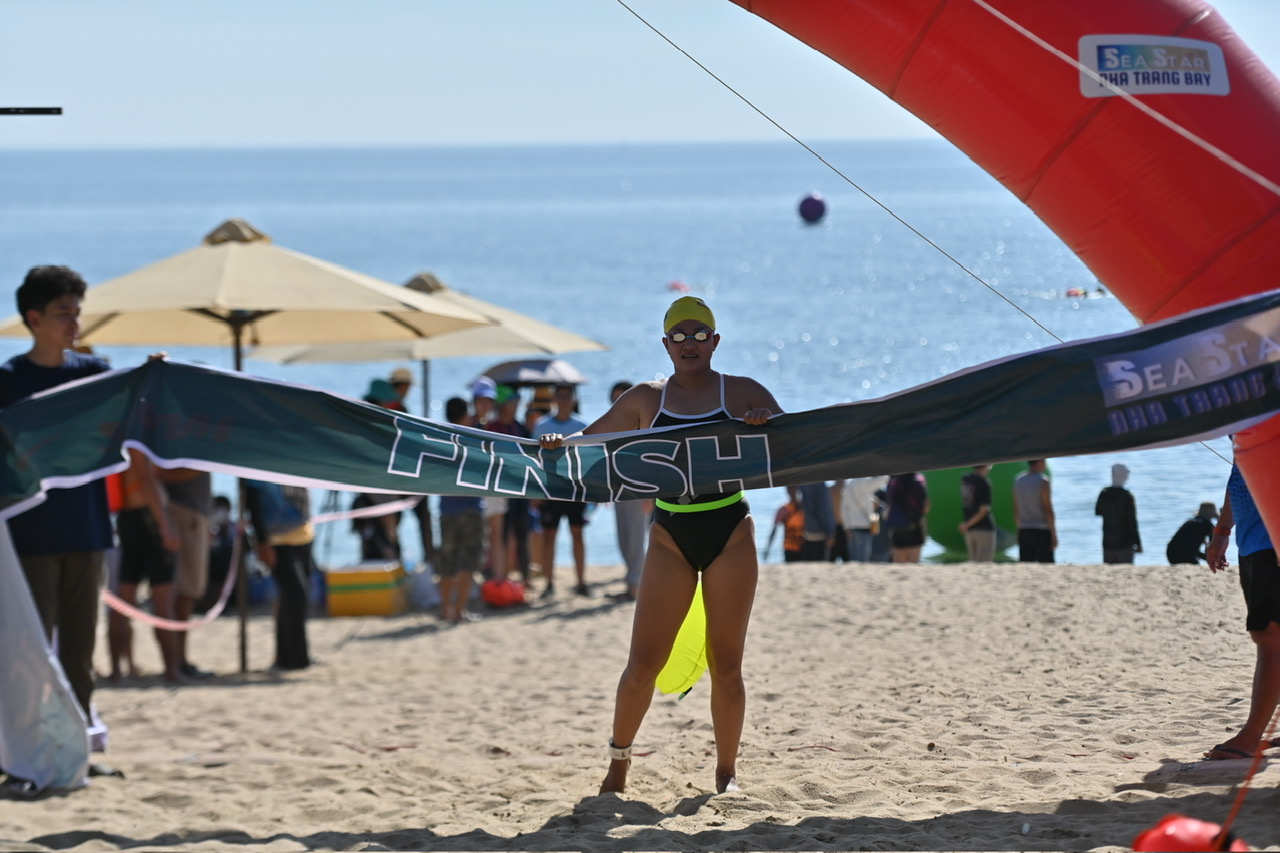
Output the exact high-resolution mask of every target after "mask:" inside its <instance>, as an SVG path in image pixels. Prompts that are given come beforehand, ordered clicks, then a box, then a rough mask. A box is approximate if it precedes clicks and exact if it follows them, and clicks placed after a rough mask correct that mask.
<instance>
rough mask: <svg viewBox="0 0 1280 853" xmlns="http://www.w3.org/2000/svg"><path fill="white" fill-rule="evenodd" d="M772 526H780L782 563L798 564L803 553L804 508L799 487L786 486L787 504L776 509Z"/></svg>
mask: <svg viewBox="0 0 1280 853" xmlns="http://www.w3.org/2000/svg"><path fill="white" fill-rule="evenodd" d="M773 525H774V527H775V528H777V527H778V526H779V525H781V526H782V561H783V562H784V563H798V562H800V559H801V557H802V555H803V553H804V507H803V505H802V504H801V502H800V487H799V486H787V502H786V503H784V504H783V505H782V506H780V507H778V512H777V514H776V515H775V516H774V517H773Z"/></svg>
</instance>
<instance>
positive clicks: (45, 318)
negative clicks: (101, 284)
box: [0, 266, 112, 719]
mask: <svg viewBox="0 0 1280 853" xmlns="http://www.w3.org/2000/svg"><path fill="white" fill-rule="evenodd" d="M85 289H86V285H85V282H84V279H83V278H81V277H80V275H79V274H78V273H76V272H75V271H74V270H72V269H70V268H68V267H62V266H40V267H34V268H32V269H31V271H30V272H28V273H27V276H26V278H25V279H24V280H23V282H22V285H21V286H20V287H19V288H18V293H17V302H18V313H19V314H21V315H22V322H23V324H24V325H26V327H27V329H29V330H30V332H31V339H32V345H31V349H30V350H28V351H27V352H26V353H23V354H22V355H17V356H14V357H13V358H11V359H9V360H8V361H7V362H5V363H4V364H3V365H0V409H3V408H8V407H9V406H12V405H13V404H14V403H16V402H18V401H19V400H21V399H23V398H24V397H29V396H30V395H32V394H34V393H36V392H38V391H44V390H47V389H49V388H54V387H57V386H58V385H62V384H64V383H66V382H71V381H73V380H76V379H82V378H84V377H86V376H93V375H94V374H98V373H104V372H106V371H107V370H109V369H110V368H109V367H108V366H107V363H106V362H105V361H103V360H102V359H100V358H96V357H94V356H91V355H86V354H82V353H77V352H74V351H73V348H74V347H75V344H76V339H77V338H78V337H79V336H80V303H81V302H82V301H83V300H84V294H85ZM9 531H10V533H11V534H12V536H13V545H14V550H15V551H17V554H18V559H19V562H21V564H22V573H23V574H24V575H25V576H26V579H27V585H28V586H29V587H30V589H31V597H32V599H33V600H34V602H35V606H36V610H37V612H39V614H40V622H41V625H42V626H43V627H44V633H45V639H46V640H48V641H49V642H52V641H53V634H54V631H55V629H56V630H57V633H58V659H59V661H60V662H61V663H62V670H63V672H64V673H66V676H67V680H68V681H69V682H70V684H71V689H72V691H73V692H74V693H75V695H76V700H77V701H78V702H79V703H80V707H81V708H82V709H83V710H84V714H85V719H92V718H93V715H92V711H91V710H90V701H91V699H92V696H93V647H94V642H95V640H96V638H97V633H98V590H99V588H100V587H101V586H102V575H103V552H104V551H105V550H106V549H108V548H110V547H111V546H112V533H111V517H110V514H109V512H108V509H107V490H106V486H105V485H104V482H103V481H101V480H99V481H97V482H94V483H88V484H86V485H84V486H78V487H76V488H72V489H50V490H49V491H48V494H47V496H46V498H45V501H44V502H43V503H41V504H39V505H38V506H35V507H32V508H31V509H29V510H27V511H26V512H24V513H22V514H21V515H18V516H15V517H14V518H11V519H9Z"/></svg>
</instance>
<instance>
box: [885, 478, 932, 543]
mask: <svg viewBox="0 0 1280 853" xmlns="http://www.w3.org/2000/svg"><path fill="white" fill-rule="evenodd" d="M886 503H887V504H888V507H889V510H888V518H887V519H885V523H886V524H887V525H888V526H889V539H890V541H891V542H892V543H893V561H894V562H895V563H918V562H920V550H921V548H923V547H924V540H925V536H926V535H927V531H926V529H925V528H926V527H927V523H926V521H925V516H926V515H928V513H929V488H928V486H927V485H925V482H924V475H923V474H921V473H919V472H917V471H909V472H907V473H906V474H895V475H893V476H892V477H890V478H889V486H888V494H887V496H886Z"/></svg>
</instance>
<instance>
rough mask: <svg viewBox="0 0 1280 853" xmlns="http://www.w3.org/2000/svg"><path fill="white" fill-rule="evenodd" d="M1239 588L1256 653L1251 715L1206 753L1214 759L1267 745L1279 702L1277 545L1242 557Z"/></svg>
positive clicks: (1279, 573)
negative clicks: (1264, 742)
mask: <svg viewBox="0 0 1280 853" xmlns="http://www.w3.org/2000/svg"><path fill="white" fill-rule="evenodd" d="M1240 588H1241V591H1242V592H1243V593H1244V598H1245V606H1246V617H1245V627H1246V628H1247V629H1248V631H1249V638H1250V639H1251V640H1253V643H1254V647H1255V649H1256V656H1257V658H1256V661H1255V663H1254V669H1253V690H1252V693H1251V695H1250V699H1249V716H1248V718H1247V719H1246V720H1245V724H1244V726H1243V728H1241V729H1240V732H1239V733H1238V734H1237V735H1236V736H1235V737H1233V738H1231V739H1230V740H1228V741H1225V742H1223V743H1221V744H1219V745H1218V746H1216V747H1214V748H1213V749H1211V750H1209V751H1208V752H1207V753H1205V756H1206V757H1207V758H1211V759H1225V758H1240V757H1242V756H1251V755H1253V754H1254V753H1256V752H1257V751H1258V749H1259V746H1261V747H1262V748H1264V749H1265V748H1268V747H1269V744H1262V739H1263V737H1265V736H1266V734H1267V729H1268V727H1269V726H1270V724H1271V719H1272V717H1273V716H1274V715H1275V712H1276V706H1277V704H1280V566H1277V564H1276V552H1275V550H1274V549H1268V550H1265V551H1259V552H1256V553H1253V554H1246V555H1244V556H1242V557H1241V558H1240ZM1277 745H1278V746H1280V744H1277Z"/></svg>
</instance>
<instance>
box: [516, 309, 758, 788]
mask: <svg viewBox="0 0 1280 853" xmlns="http://www.w3.org/2000/svg"><path fill="white" fill-rule="evenodd" d="M662 329H663V333H664V335H663V338H662V345H663V347H664V349H665V350H666V353H667V357H668V358H670V359H671V365H672V372H671V376H669V377H668V378H667V379H664V380H657V381H653V382H641V383H639V384H637V385H635V386H633V387H632V388H631V389H630V390H628V391H627V392H625V393H624V394H623V395H622V396H620V397H619V398H618V399H617V401H616V402H615V403H614V404H613V406H611V407H610V409H609V410H608V411H607V412H605V414H604V415H602V416H601V417H600V418H599V419H597V420H596V421H595V422H594V423H592V424H591V425H589V426H588V427H586V428H585V429H584V430H582V434H584V435H594V434H600V433H614V432H624V431H627V430H640V429H648V428H652V427H666V426H691V425H694V424H702V423H709V422H713V421H723V420H730V419H733V418H739V419H741V420H743V421H745V422H746V423H747V424H749V425H751V426H762V425H764V424H765V423H767V422H768V420H769V419H770V418H771V417H773V416H774V415H775V414H779V413H780V412H781V411H782V408H781V406H779V405H778V402H777V400H775V399H774V397H773V395H772V394H771V393H769V391H768V390H767V389H766V388H765V387H764V386H763V385H761V384H760V383H758V382H756V381H755V380H754V379H749V378H746V377H743V376H728V375H725V374H723V373H719V372H717V371H716V370H714V369H712V367H711V357H712V354H713V353H714V352H715V350H716V347H717V346H719V344H720V336H719V335H718V334H716V321H715V316H714V315H713V314H712V312H711V309H710V308H709V307H707V304H706V303H705V302H703V301H702V300H701V299H698V298H696V297H693V296H684V297H681V298H680V299H677V300H676V301H675V302H674V303H672V305H671V307H670V308H669V309H668V310H667V313H666V316H665V317H664V319H663V324H662ZM563 441H564V436H562V435H560V434H558V433H549V434H546V435H543V436H542V437H541V438H540V444H541V446H542V447H543V449H544V450H554V449H556V448H558V447H560V446H561V444H562V443H563ZM655 504H656V507H655V509H654V519H653V523H652V524H651V526H650V528H649V550H648V552H647V554H646V555H645V562H644V571H643V572H642V573H641V576H640V589H639V594H638V596H637V600H636V614H635V620H634V623H633V625H632V631H631V648H630V652H629V655H628V658H627V665H626V668H625V669H624V670H623V672H622V677H621V678H620V679H619V681H618V691H617V699H616V704H615V706H614V715H613V732H612V737H611V738H610V739H609V757H610V763H609V770H608V773H607V775H606V776H605V779H604V782H603V783H601V785H600V792H601V793H608V792H614V793H621V792H622V791H623V790H624V789H625V788H626V782H627V771H628V769H629V768H630V763H631V749H632V743H633V740H634V738H635V736H636V734H637V732H639V730H640V725H641V723H642V722H643V721H644V717H645V714H646V712H647V711H648V710H649V703H650V701H651V700H652V699H653V691H654V686H655V683H656V681H657V677H658V673H659V672H660V671H661V670H662V668H663V666H664V664H666V662H667V659H668V657H669V656H670V654H671V649H672V646H673V645H674V643H675V638H676V634H677V632H678V631H679V629H680V625H681V623H682V622H683V621H684V618H685V614H686V613H687V612H688V610H689V606H690V603H691V602H692V601H693V599H694V592H695V590H696V589H697V588H698V580H699V575H700V576H701V581H702V597H703V600H704V602H705V608H706V644H707V659H708V662H709V665H710V671H711V721H712V726H713V729H714V732H715V742H716V770H715V785H716V791H717V793H723V792H725V791H732V790H737V789H738V783H737V756H738V745H739V742H740V740H741V738H742V725H743V719H744V716H745V713H746V689H745V687H744V686H743V681H742V657H743V649H744V646H745V645H746V635H747V623H748V621H749V620H750V617H751V607H752V604H753V603H754V601H755V590H756V578H757V574H758V571H759V565H758V561H757V557H756V549H755V526H754V524H753V522H752V520H751V515H750V512H749V509H748V507H747V502H746V499H745V497H744V494H743V493H742V492H741V491H738V492H733V493H729V494H700V495H682V496H680V497H679V498H676V499H673V500H666V499H659V500H656V501H655Z"/></svg>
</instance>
